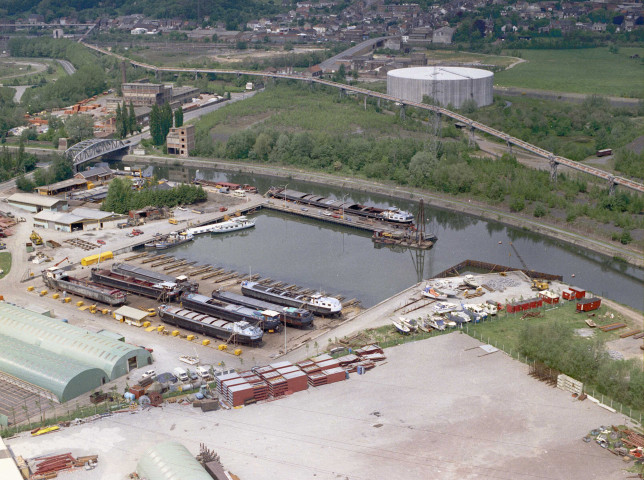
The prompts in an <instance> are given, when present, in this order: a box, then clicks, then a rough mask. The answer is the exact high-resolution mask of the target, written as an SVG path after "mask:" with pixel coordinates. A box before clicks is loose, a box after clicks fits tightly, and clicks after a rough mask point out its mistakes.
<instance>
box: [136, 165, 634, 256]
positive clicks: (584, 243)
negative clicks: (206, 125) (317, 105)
mask: <svg viewBox="0 0 644 480" xmlns="http://www.w3.org/2000/svg"><path fill="white" fill-rule="evenodd" d="M123 162H124V163H127V164H141V163H146V164H150V165H159V166H164V167H168V168H172V167H176V166H178V165H181V166H182V167H195V168H212V169H219V170H224V171H229V172H237V173H251V174H257V175H264V176H273V177H282V178H288V179H294V180H301V181H306V182H311V183H316V184H319V185H334V186H341V187H345V188H350V189H353V190H357V191H365V192H372V193H378V194H382V195H387V196H389V197H391V198H399V199H404V200H412V201H418V200H419V199H420V198H423V200H424V201H425V202H426V203H427V204H428V205H431V206H432V207H436V208H442V209H445V210H450V211H455V212H459V213H465V214H467V215H473V216H475V217H478V218H483V219H486V220H493V221H496V222H499V223H503V224H505V225H510V226H513V227H517V228H524V229H526V230H529V231H532V232H534V233H537V234H539V235H544V236H547V237H549V238H553V239H556V240H560V241H562V242H566V243H569V244H572V245H576V246H579V247H582V248H584V249H587V250H590V251H593V252H596V253H599V254H602V255H605V256H607V257H611V258H613V259H615V260H620V261H623V262H626V263H628V264H630V265H633V266H635V267H638V268H644V255H642V252H641V251H637V250H633V249H627V248H623V247H620V246H618V245H612V244H610V243H607V242H604V241H603V240H601V239H595V238H590V237H589V235H588V233H587V232H583V233H575V232H573V231H571V229H569V228H563V227H559V226H557V225H553V224H551V223H546V222H544V221H542V220H533V219H531V218H529V217H527V216H521V215H518V214H516V213H511V212H505V211H502V210H499V209H495V208H493V207H490V206H488V205H485V204H482V203H479V202H476V201H464V200H462V199H460V200H459V199H456V198H449V197H448V196H447V195H440V194H436V193H430V192H423V191H420V190H418V189H415V188H411V187H401V186H398V185H394V184H388V183H384V182H374V181H370V180H365V179H360V178H354V177H351V178H341V177H338V176H336V175H332V174H328V173H325V172H312V171H306V170H301V169H295V168H287V167H284V166H277V165H260V164H254V163H246V162H234V161H228V160H221V159H197V158H190V159H182V161H181V163H178V162H177V159H175V158H173V157H161V156H152V155H147V156H134V155H126V156H125V157H124V158H123Z"/></svg>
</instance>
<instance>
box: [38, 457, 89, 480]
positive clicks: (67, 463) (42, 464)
mask: <svg viewBox="0 0 644 480" xmlns="http://www.w3.org/2000/svg"><path fill="white" fill-rule="evenodd" d="M32 462H33V466H32V467H31V470H32V471H33V475H32V476H31V478H32V480H44V479H49V478H56V477H57V476H58V472H62V471H65V470H71V469H74V468H83V467H84V468H85V469H86V470H91V469H93V468H94V467H96V463H97V462H98V455H87V456H84V457H77V458H74V457H73V456H72V454H71V453H69V452H68V453H63V454H60V455H51V456H46V457H38V458H35V459H33V460H32Z"/></svg>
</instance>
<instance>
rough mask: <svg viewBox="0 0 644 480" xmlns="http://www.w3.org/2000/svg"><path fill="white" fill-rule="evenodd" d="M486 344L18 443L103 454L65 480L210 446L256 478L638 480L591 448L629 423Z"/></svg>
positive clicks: (437, 344)
mask: <svg viewBox="0 0 644 480" xmlns="http://www.w3.org/2000/svg"><path fill="white" fill-rule="evenodd" d="M480 345H481V344H480V342H477V341H475V340H473V339H472V338H470V337H468V336H466V335H460V334H458V333H454V334H450V335H444V336H440V337H436V338H432V339H430V340H425V341H422V342H416V343H412V344H407V345H404V346H399V347H394V348H391V349H388V350H387V361H386V363H384V364H381V365H378V366H377V367H376V368H375V369H373V370H371V371H369V372H368V373H367V374H365V375H356V374H351V378H350V380H348V381H343V382H338V383H335V384H333V385H326V386H323V387H316V388H309V389H308V390H307V391H305V392H298V393H294V394H293V395H290V396H288V397H286V398H284V399H282V400H279V401H276V402H268V403H260V404H257V405H252V406H249V407H245V408H243V409H232V410H220V411H217V412H211V413H207V414H204V413H202V412H201V410H200V409H196V408H193V407H192V406H190V405H182V404H177V403H174V404H169V405H166V406H164V407H163V408H162V409H161V408H152V409H145V410H137V411H136V413H134V414H120V415H114V416H111V417H107V418H103V419H99V420H96V421H94V422H91V423H88V424H85V425H82V426H79V427H72V428H68V429H63V430H61V431H59V432H56V433H54V434H50V435H47V436H42V437H36V438H31V436H30V435H29V434H28V433H26V434H21V435H20V436H18V437H16V438H14V439H11V440H10V441H9V442H8V443H9V445H10V446H11V448H12V450H13V451H14V452H16V453H17V454H20V455H22V456H23V457H25V458H29V457H33V456H36V455H44V454H49V453H58V452H63V451H64V452H67V451H72V452H74V455H85V454H98V455H99V462H98V466H97V467H96V469H95V470H94V471H93V472H83V474H82V477H81V473H80V472H79V474H78V476H75V477H67V476H65V478H124V477H125V476H126V474H127V473H128V472H132V471H134V470H135V469H136V464H137V462H138V460H139V458H141V457H142V455H143V453H144V451H145V450H147V448H148V447H149V445H150V439H151V438H154V439H155V441H158V442H162V441H166V440H175V441H177V442H180V443H182V444H184V445H185V446H186V447H187V448H188V449H189V450H190V452H192V453H193V454H196V453H197V452H198V451H199V444H200V443H204V444H206V445H207V446H208V447H209V448H211V449H214V450H215V451H217V452H218V454H219V455H220V457H221V460H222V463H223V464H224V465H225V466H226V468H227V469H229V470H231V471H232V472H234V473H235V474H236V475H238V476H239V477H240V478H248V479H250V478H253V479H273V478H289V479H294V480H295V479H304V478H320V479H336V478H351V479H363V478H364V479H367V478H398V477H400V476H401V474H403V472H404V476H405V478H410V479H426V478H428V477H427V475H428V471H432V472H434V474H435V475H436V477H435V478H438V477H440V478H444V479H464V478H512V479H517V480H522V479H531V478H535V477H536V478H557V479H562V480H563V479H570V478H604V479H620V478H626V477H627V476H628V473H627V472H621V471H619V469H620V465H619V464H620V463H621V462H618V460H617V459H616V457H615V456H613V455H611V454H610V453H609V452H607V451H606V450H604V449H602V448H599V447H598V446H597V445H595V444H587V443H584V442H582V438H583V437H584V436H585V435H586V434H587V432H588V430H589V428H593V427H595V426H596V425H611V424H616V423H622V422H623V421H624V419H623V417H622V416H620V415H617V414H613V413H610V412H608V411H606V410H604V409H601V408H599V407H597V406H596V405H594V404H592V403H590V402H588V401H586V402H579V401H577V400H574V399H572V398H571V397H570V394H569V393H567V392H564V391H562V390H558V389H552V388H551V387H549V386H548V385H546V384H544V383H541V382H538V381H536V380H535V379H533V378H532V377H530V376H528V375H527V367H526V366H524V365H522V364H520V363H518V362H516V361H513V360H511V359H510V358H508V357H507V356H506V355H503V354H500V353H498V354H494V355H487V356H481V355H482V354H483V353H485V352H484V351H483V350H481V349H480V348H477V347H478V346H480ZM419 379H423V381H419Z"/></svg>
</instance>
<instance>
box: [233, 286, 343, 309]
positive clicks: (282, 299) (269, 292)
mask: <svg viewBox="0 0 644 480" xmlns="http://www.w3.org/2000/svg"><path fill="white" fill-rule="evenodd" d="M241 290H242V293H243V294H244V295H246V296H247V297H253V298H258V299H260V300H266V301H268V302H273V303H277V304H279V305H285V306H287V307H295V308H306V309H307V310H310V311H311V312H313V313H317V314H318V315H335V314H339V313H340V312H341V311H342V304H341V303H340V301H339V300H338V299H337V298H333V297H327V296H325V295H322V294H321V293H319V292H316V293H312V294H310V295H307V294H302V293H297V292H294V291H290V290H285V289H282V288H278V287H270V286H268V285H262V284H260V283H258V282H250V281H244V282H242V284H241Z"/></svg>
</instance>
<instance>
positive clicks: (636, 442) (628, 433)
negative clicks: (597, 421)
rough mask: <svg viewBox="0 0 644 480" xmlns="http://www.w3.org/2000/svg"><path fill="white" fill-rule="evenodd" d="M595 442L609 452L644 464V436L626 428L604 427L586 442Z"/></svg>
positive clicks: (586, 438)
mask: <svg viewBox="0 0 644 480" xmlns="http://www.w3.org/2000/svg"><path fill="white" fill-rule="evenodd" d="M593 439H594V440H595V442H596V443H597V445H599V446H600V447H602V448H605V449H607V450H608V451H609V452H611V453H614V454H615V455H619V456H621V457H624V458H625V459H627V460H634V461H635V463H639V464H644V435H642V434H641V433H637V432H635V431H633V430H631V429H629V428H627V427H624V426H619V427H616V426H614V425H613V426H611V427H604V426H603V425H602V426H601V427H599V428H597V429H595V430H592V431H591V432H590V433H589V434H588V435H586V436H585V437H584V438H583V440H584V442H590V441H592V440H593Z"/></svg>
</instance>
